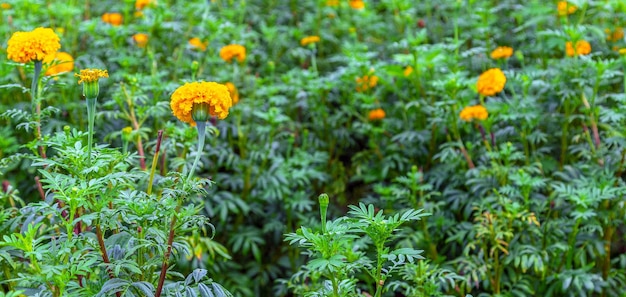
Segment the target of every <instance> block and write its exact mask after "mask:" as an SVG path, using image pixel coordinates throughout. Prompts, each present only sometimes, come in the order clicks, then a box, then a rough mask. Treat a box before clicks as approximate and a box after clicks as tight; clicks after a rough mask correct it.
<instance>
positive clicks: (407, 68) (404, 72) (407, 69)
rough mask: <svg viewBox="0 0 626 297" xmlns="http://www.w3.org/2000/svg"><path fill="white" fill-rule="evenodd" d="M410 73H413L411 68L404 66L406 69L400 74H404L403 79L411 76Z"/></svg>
mask: <svg viewBox="0 0 626 297" xmlns="http://www.w3.org/2000/svg"><path fill="white" fill-rule="evenodd" d="M411 73H413V67H411V66H406V68H404V71H402V74H404V76H405V77H408V76H409V75H411Z"/></svg>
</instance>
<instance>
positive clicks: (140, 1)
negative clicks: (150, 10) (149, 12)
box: [135, 0, 156, 10]
mask: <svg viewBox="0 0 626 297" xmlns="http://www.w3.org/2000/svg"><path fill="white" fill-rule="evenodd" d="M154 4H156V0H137V1H135V9H137V10H142V9H144V8H146V7H147V6H149V5H154Z"/></svg>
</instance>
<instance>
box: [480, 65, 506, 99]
mask: <svg viewBox="0 0 626 297" xmlns="http://www.w3.org/2000/svg"><path fill="white" fill-rule="evenodd" d="M505 84H506V76H504V73H503V72H502V70H500V68H491V69H489V70H487V71H485V72H483V73H482V74H481V75H480V77H478V81H477V82H476V88H477V90H478V93H479V94H481V95H483V96H493V95H495V94H497V93H499V92H501V91H502V90H503V89H504V85H505Z"/></svg>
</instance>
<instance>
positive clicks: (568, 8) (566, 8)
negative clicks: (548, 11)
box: [556, 1, 578, 16]
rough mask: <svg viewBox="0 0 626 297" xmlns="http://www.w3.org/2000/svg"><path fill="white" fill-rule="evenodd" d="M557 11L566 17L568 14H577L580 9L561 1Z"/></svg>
mask: <svg viewBox="0 0 626 297" xmlns="http://www.w3.org/2000/svg"><path fill="white" fill-rule="evenodd" d="M556 9H557V10H558V12H559V15H560V16H566V15H568V14H572V13H574V12H576V10H578V7H576V5H572V4H570V3H568V2H567V1H559V3H558V4H557V7H556Z"/></svg>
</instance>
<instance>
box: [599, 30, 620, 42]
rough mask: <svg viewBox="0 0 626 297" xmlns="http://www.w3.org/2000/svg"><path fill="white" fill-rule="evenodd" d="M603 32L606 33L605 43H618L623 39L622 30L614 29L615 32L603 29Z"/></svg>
mask: <svg viewBox="0 0 626 297" xmlns="http://www.w3.org/2000/svg"><path fill="white" fill-rule="evenodd" d="M604 32H605V33H606V40H607V41H613V42H615V41H619V40H620V39H622V38H624V29H623V28H615V30H613V31H611V29H604Z"/></svg>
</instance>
